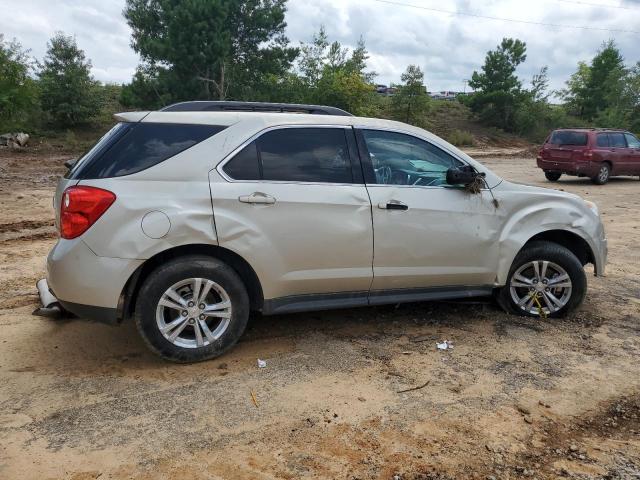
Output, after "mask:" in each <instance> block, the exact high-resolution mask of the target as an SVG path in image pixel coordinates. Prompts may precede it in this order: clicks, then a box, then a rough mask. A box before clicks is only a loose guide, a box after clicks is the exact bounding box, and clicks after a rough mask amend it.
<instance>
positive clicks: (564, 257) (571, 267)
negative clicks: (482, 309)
mask: <svg viewBox="0 0 640 480" xmlns="http://www.w3.org/2000/svg"><path fill="white" fill-rule="evenodd" d="M535 260H538V261H548V262H553V263H555V264H556V265H558V266H560V267H562V268H563V269H564V270H565V272H566V273H567V274H568V275H569V278H570V280H571V296H570V297H569V299H568V301H567V302H566V304H565V305H564V306H563V307H562V308H561V309H559V310H557V311H555V312H552V313H550V314H547V315H543V316H547V317H551V318H557V317H563V316H565V315H566V314H567V313H569V312H570V311H572V310H574V309H575V308H577V307H578V306H580V304H581V303H582V302H583V301H584V298H585V296H586V294H587V276H586V274H585V272H584V268H583V266H582V263H580V260H578V258H577V257H576V256H575V255H574V254H573V253H572V252H571V251H570V250H569V249H568V248H565V247H563V246H562V245H558V244H557V243H553V242H546V241H536V242H531V244H529V245H527V246H526V247H525V248H524V249H523V250H521V251H520V252H519V253H518V255H517V256H516V258H515V260H514V261H513V264H512V265H511V270H510V271H509V276H508V277H507V282H506V284H505V286H504V287H502V288H500V289H499V290H498V292H497V296H496V297H497V300H498V303H499V304H500V306H501V307H502V308H503V309H504V310H505V311H507V312H508V313H515V314H517V315H521V316H526V317H540V316H541V315H540V314H532V313H529V312H527V311H525V310H523V309H522V308H520V307H519V306H518V305H517V304H516V303H515V301H514V300H513V298H512V296H511V291H510V285H511V279H512V277H513V275H514V273H516V271H517V270H518V269H519V268H520V267H522V266H523V265H526V264H527V263H529V262H532V261H535Z"/></svg>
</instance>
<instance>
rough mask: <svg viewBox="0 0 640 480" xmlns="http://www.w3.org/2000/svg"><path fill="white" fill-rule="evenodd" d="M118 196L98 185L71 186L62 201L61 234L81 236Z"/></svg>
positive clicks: (64, 236) (66, 236) (69, 236)
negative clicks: (97, 186)
mask: <svg viewBox="0 0 640 480" xmlns="http://www.w3.org/2000/svg"><path fill="white" fill-rule="evenodd" d="M115 200H116V196H115V194H114V193H112V192H110V191H108V190H103V189H101V188H96V187H83V186H81V187H69V188H67V189H66V190H65V191H64V193H63V194H62V201H61V202H60V203H61V205H60V236H61V237H62V238H66V239H67V240H70V239H72V238H76V237H79V236H80V235H82V234H83V233H84V232H86V231H87V230H88V229H89V227H90V226H91V225H93V224H94V223H95V222H96V220H98V219H99V218H100V216H101V215H102V214H103V213H104V212H106V211H107V209H108V208H109V207H110V206H111V204H112V203H113V202H115Z"/></svg>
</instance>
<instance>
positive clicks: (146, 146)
mask: <svg viewBox="0 0 640 480" xmlns="http://www.w3.org/2000/svg"><path fill="white" fill-rule="evenodd" d="M224 128H225V127H221V126H217V125H191V124H168V123H134V124H128V128H127V131H126V132H124V133H123V134H122V135H121V136H120V137H118V138H117V139H116V141H115V142H114V143H113V144H112V145H110V146H109V148H108V149H106V150H105V151H103V152H101V154H100V155H99V156H97V157H95V158H94V159H92V161H90V162H86V163H85V162H83V166H82V168H80V169H78V172H74V177H73V178H78V179H87V178H110V177H121V176H123V175H131V174H132V173H137V172H140V171H142V170H145V169H147V168H149V167H152V166H154V165H157V164H158V163H161V162H163V161H165V160H167V159H168V158H171V157H173V156H174V155H177V154H178V153H180V152H183V151H184V150H186V149H187V148H190V147H192V146H194V145H195V144H197V143H200V142H201V141H203V140H205V139H207V138H209V137H211V136H213V135H215V134H216V133H218V132H220V131H222V130H224Z"/></svg>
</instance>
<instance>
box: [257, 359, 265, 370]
mask: <svg viewBox="0 0 640 480" xmlns="http://www.w3.org/2000/svg"><path fill="white" fill-rule="evenodd" d="M266 367H267V361H266V360H260V359H258V368H266Z"/></svg>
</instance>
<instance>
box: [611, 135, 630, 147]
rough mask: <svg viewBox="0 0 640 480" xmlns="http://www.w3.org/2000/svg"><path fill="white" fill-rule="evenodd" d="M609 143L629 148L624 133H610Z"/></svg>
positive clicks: (613, 145) (612, 145)
mask: <svg viewBox="0 0 640 480" xmlns="http://www.w3.org/2000/svg"><path fill="white" fill-rule="evenodd" d="M609 145H610V146H611V147H615V148H627V142H626V141H625V139H624V135H623V134H622V133H610V134H609Z"/></svg>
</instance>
